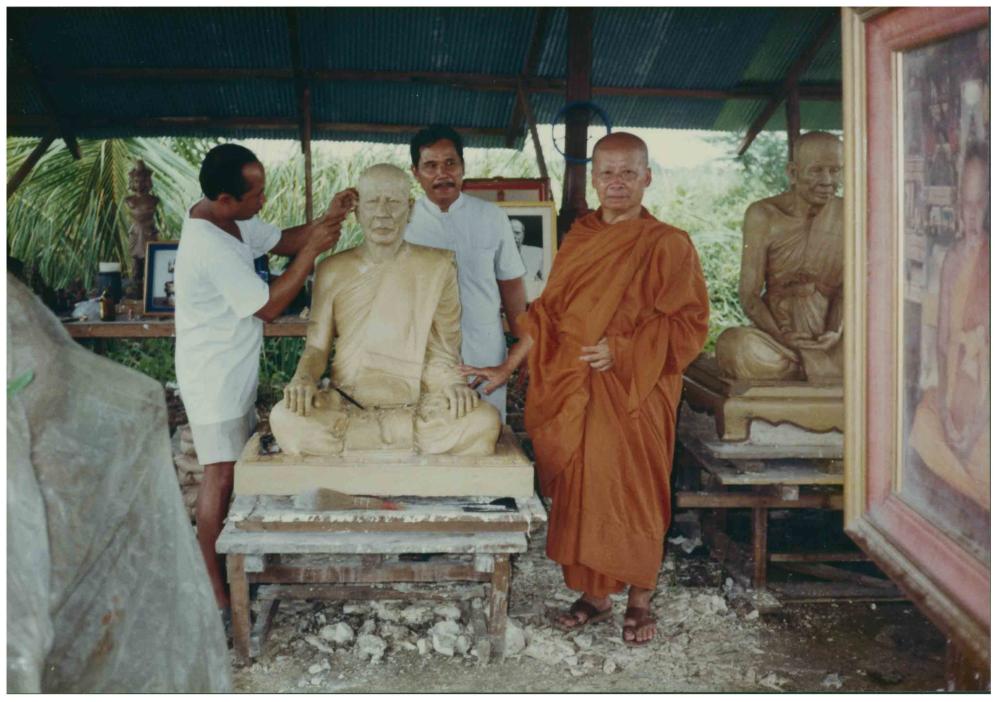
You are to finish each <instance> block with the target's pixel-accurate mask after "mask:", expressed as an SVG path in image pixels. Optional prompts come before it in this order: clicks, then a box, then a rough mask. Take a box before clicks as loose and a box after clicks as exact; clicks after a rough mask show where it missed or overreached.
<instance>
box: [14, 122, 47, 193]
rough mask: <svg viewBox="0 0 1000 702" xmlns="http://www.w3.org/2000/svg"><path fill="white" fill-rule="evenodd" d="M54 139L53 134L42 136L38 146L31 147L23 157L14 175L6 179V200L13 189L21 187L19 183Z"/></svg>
mask: <svg viewBox="0 0 1000 702" xmlns="http://www.w3.org/2000/svg"><path fill="white" fill-rule="evenodd" d="M55 140H56V137H55V135H54V134H49V135H47V136H45V137H42V140H41V141H40V142H38V146H36V147H35V148H34V149H32V151H31V153H30V154H28V158H26V159H24V163H22V164H21V165H20V166H19V167H18V169H17V173H15V174H14V177H12V178H11V179H10V180H9V181H7V199H8V200H9V199H10V196H11V195H13V194H14V191H16V190H17V189H18V188H19V187H21V183H23V182H24V179H25V178H27V177H28V174H29V173H31V169H32V168H34V167H35V164H36V163H38V161H39V160H40V159H41V158H42V156H44V155H45V152H46V151H48V149H49V147H50V146H51V145H52V142H53V141H55Z"/></svg>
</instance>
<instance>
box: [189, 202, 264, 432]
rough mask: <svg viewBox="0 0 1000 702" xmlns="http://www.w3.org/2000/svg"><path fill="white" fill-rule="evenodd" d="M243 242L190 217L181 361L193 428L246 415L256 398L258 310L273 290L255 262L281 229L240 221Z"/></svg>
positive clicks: (256, 221) (260, 328) (260, 327)
mask: <svg viewBox="0 0 1000 702" xmlns="http://www.w3.org/2000/svg"><path fill="white" fill-rule="evenodd" d="M237 225H238V226H239V229H240V235H241V236H242V237H243V241H240V240H239V239H237V238H236V237H234V236H232V235H230V234H228V233H226V232H225V231H223V230H222V229H219V228H218V227H216V226H215V225H214V224H212V223H211V222H209V221H207V220H204V219H197V218H192V217H190V216H188V217H186V218H185V219H184V226H183V228H182V229H181V240H180V245H179V246H178V250H177V261H176V263H175V268H174V289H175V308H174V324H175V328H176V334H177V347H176V353H175V356H174V361H175V365H176V369H177V383H178V385H180V390H181V399H182V400H183V401H184V408H185V410H186V411H187V415H188V419H189V420H190V421H191V422H192V423H193V424H215V423H218V422H224V421H227V420H230V419H235V418H237V417H242V416H244V415H246V413H247V412H248V411H249V410H250V408H251V407H252V406H253V404H254V401H255V399H256V395H257V373H258V370H259V367H260V348H261V342H262V339H263V336H264V323H263V322H262V321H261V320H260V319H259V318H257V317H255V316H254V312H256V311H257V310H259V309H260V308H261V307H263V306H264V305H266V304H267V301H268V298H269V294H270V293H269V289H268V285H267V283H265V282H264V281H263V280H262V279H261V278H260V277H259V276H258V275H257V273H256V272H255V271H254V265H253V261H254V259H255V258H257V257H258V256H262V255H263V254H265V253H267V252H268V251H270V250H271V249H273V248H274V247H275V246H276V245H277V243H278V241H279V240H280V239H281V231H280V230H279V229H278V228H277V227H275V226H274V225H271V224H266V223H265V222H262V221H261V220H260V219H259V218H257V217H254V218H253V219H248V220H245V221H242V222H237Z"/></svg>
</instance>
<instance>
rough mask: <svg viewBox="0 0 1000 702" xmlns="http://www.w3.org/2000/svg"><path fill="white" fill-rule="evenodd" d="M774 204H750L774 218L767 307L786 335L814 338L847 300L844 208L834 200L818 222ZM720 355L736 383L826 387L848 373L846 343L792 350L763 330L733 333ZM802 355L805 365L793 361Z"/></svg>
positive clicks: (722, 339) (719, 345)
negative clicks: (834, 307)
mask: <svg viewBox="0 0 1000 702" xmlns="http://www.w3.org/2000/svg"><path fill="white" fill-rule="evenodd" d="M774 199H775V198H771V199H768V200H764V201H761V202H757V203H755V204H753V205H751V207H752V208H760V210H761V213H762V214H765V215H766V216H767V218H768V220H769V221H770V222H771V223H772V232H773V233H774V238H773V239H772V240H771V241H770V242H769V244H768V250H767V264H766V270H767V273H766V281H765V286H766V287H765V291H764V296H763V300H764V304H765V305H766V306H767V308H768V310H769V311H770V312H771V316H772V317H773V318H774V321H775V323H776V324H777V325H778V328H779V329H781V331H783V332H802V333H805V334H809V335H810V336H811V337H813V338H815V337H818V336H819V335H820V334H822V333H823V332H825V331H827V330H828V329H829V326H830V325H829V319H828V317H829V315H830V311H831V310H830V308H831V303H832V301H833V300H834V299H835V298H839V297H840V296H841V294H842V288H843V281H844V250H843V249H844V237H843V234H842V233H841V231H842V228H843V224H844V203H843V200H842V199H841V198H834V199H833V200H831V201H830V202H829V203H827V204H826V205H825V206H824V207H823V208H822V209H821V210H820V211H819V213H818V214H817V215H816V217H814V218H811V219H807V220H805V221H802V220H799V219H793V218H791V217H789V216H788V215H787V214H785V213H784V212H782V210H781V209H780V208H779V207H778V205H777V204H775V202H773V200H774ZM748 216H749V215H748ZM837 316H838V317H839V316H840V311H839V310H838V311H837ZM838 321H839V320H838ZM715 353H716V359H717V361H718V363H719V367H720V368H721V369H722V371H723V372H724V373H725V374H726V375H728V376H730V377H736V378H755V379H760V380H801V379H803V378H805V379H808V380H822V379H835V378H841V377H843V374H844V372H843V342H842V340H841V341H838V342H837V343H836V344H835V345H834V346H833V348H831V349H830V350H829V351H819V350H801V351H792V350H791V349H789V348H788V347H786V346H784V345H783V344H781V343H780V342H779V341H778V340H777V339H775V338H774V337H772V336H771V335H770V334H768V333H766V332H764V331H761V330H760V329H757V328H756V327H731V328H729V329H726V330H725V331H724V332H723V333H722V334H721V335H720V336H719V338H718V340H717V342H716V352H715ZM796 356H797V357H798V358H799V363H795V362H794V361H791V360H790V358H793V357H796Z"/></svg>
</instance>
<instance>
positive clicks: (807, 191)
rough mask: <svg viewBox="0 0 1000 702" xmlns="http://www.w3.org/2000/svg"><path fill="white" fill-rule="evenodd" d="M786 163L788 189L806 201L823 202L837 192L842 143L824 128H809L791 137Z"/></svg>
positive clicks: (812, 202) (820, 204) (840, 173)
mask: <svg viewBox="0 0 1000 702" xmlns="http://www.w3.org/2000/svg"><path fill="white" fill-rule="evenodd" d="M792 153H793V156H792V160H791V161H790V162H789V163H788V182H789V184H790V185H791V189H792V192H794V193H795V194H796V195H797V196H798V197H800V198H802V199H803V200H805V201H806V202H807V203H809V204H810V205H819V206H822V205H825V204H826V203H828V202H829V201H830V200H831V199H833V197H834V196H836V194H837V188H838V187H840V183H841V178H842V177H843V173H844V147H843V145H842V144H841V143H840V139H838V138H837V137H835V136H834V135H833V134H828V133H826V132H809V133H808V134H803V135H802V136H800V137H799V138H798V139H796V140H795V143H794V148H793V149H792Z"/></svg>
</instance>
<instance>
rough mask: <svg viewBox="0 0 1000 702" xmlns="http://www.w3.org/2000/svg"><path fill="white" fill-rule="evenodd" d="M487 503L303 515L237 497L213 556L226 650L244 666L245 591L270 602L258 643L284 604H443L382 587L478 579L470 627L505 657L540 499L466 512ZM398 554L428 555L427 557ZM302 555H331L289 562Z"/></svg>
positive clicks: (425, 502)
mask: <svg viewBox="0 0 1000 702" xmlns="http://www.w3.org/2000/svg"><path fill="white" fill-rule="evenodd" d="M489 499H490V498H482V497H474V498H411V499H407V500H397V502H398V503H399V504H400V506H401V507H402V509H400V510H398V511H387V510H331V511H324V512H310V511H305V510H298V509H295V508H293V507H292V504H291V498H288V497H270V496H243V497H237V498H236V500H235V501H234V502H233V505H232V507H231V509H230V512H229V517H228V518H227V520H226V525H225V527H224V529H223V530H222V534H220V536H219V539H218V541H217V542H216V551H217V552H219V553H223V554H226V571H227V575H228V579H229V587H230V600H231V607H232V617H233V648H234V650H235V653H236V657H237V660H238V662H240V663H247V662H249V661H250V659H251V657H252V656H253V655H257V654H259V651H252V650H251V630H250V592H249V588H250V585H251V584H253V583H266V584H268V585H266V586H265V587H262V588H261V591H260V592H259V599H261V600H262V601H263V600H272V602H273V604H272V606H270V607H268V608H267V611H266V612H265V611H262V612H260V617H259V619H258V622H257V626H256V628H255V630H256V632H257V634H258V637H257V638H258V639H259V642H260V644H259V645H262V644H263V640H264V638H265V637H266V634H267V627H268V626H269V624H270V620H271V618H272V617H273V615H274V611H275V609H276V607H277V606H278V602H280V600H281V599H292V598H294V599H326V600H343V599H412V600H420V599H440V596H439V595H438V596H437V597H435V593H434V592H433V591H432V590H431V589H430V588H428V589H427V590H424V591H419V590H410V589H407V590H406V591H405V592H404V591H402V590H392V589H388V590H387V589H384V588H380V587H378V586H379V585H384V584H391V583H440V582H446V581H471V582H473V583H483V584H485V585H486V588H485V589H486V590H488V592H487V593H484V594H488V596H489V603H490V604H489V619H488V621H487V622H484V623H477V622H476V621H475V620H474V621H473V626H475V627H476V628H477V630H478V629H482V631H481V632H480V634H481V635H483V636H488V640H489V642H490V652H492V654H494V655H502V653H503V643H504V639H505V635H506V628H507V603H508V600H509V596H510V581H511V564H510V555H511V554H513V553H523V552H525V551H527V549H528V542H527V537H528V533H529V532H530V530H531V529H532V527H533V526H537V525H538V524H540V523H541V522H544V521H545V518H546V517H545V510H544V508H543V507H542V504H541V501H540V500H539V499H538V497H535V496H533V497H530V498H521V499H518V500H517V510H516V511H512V512H469V511H466V509H465V508H467V507H469V506H473V507H475V506H479V507H482V506H483V505H485V504H486V503H488V502H489ZM400 554H435V555H434V556H433V557H432V558H429V559H428V560H426V561H417V562H414V561H405V560H400V559H399V556H400ZM303 555H312V556H317V555H322V556H329V558H323V559H319V561H320V562H317V559H316V558H311V559H309V562H308V563H296V560H297V557H302V556H303Z"/></svg>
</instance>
